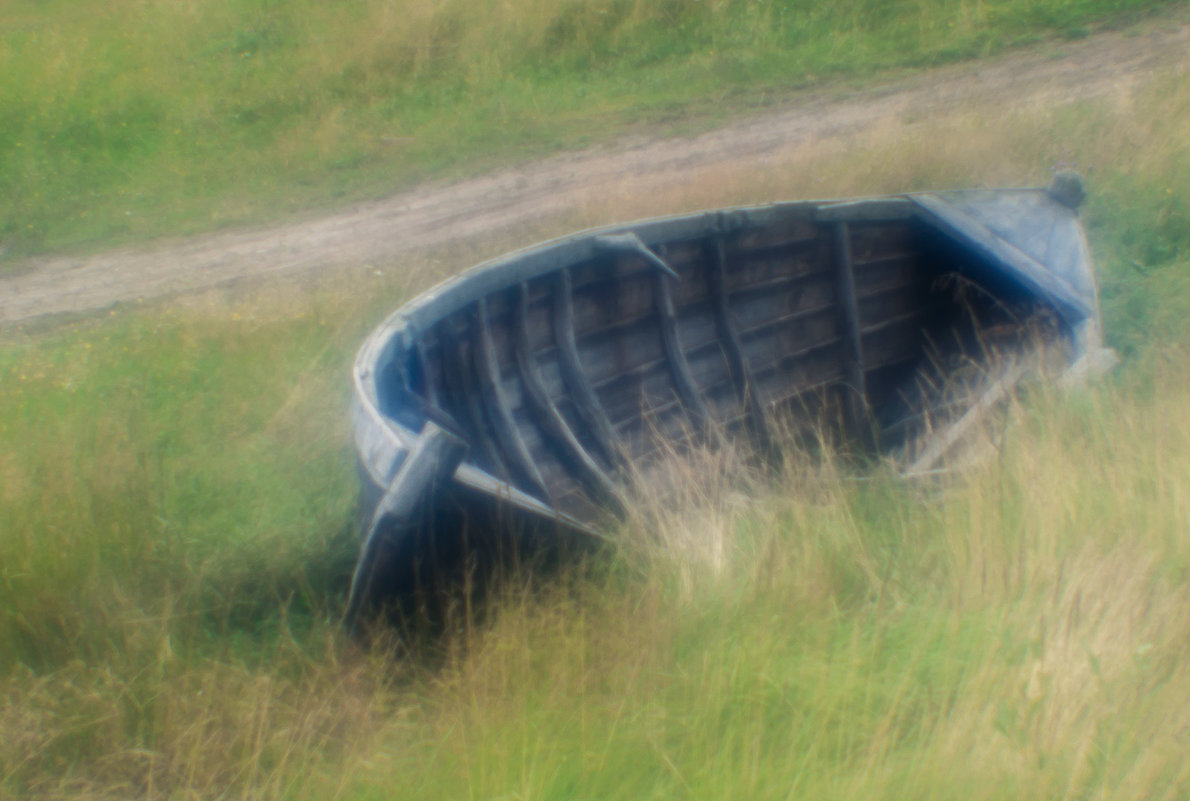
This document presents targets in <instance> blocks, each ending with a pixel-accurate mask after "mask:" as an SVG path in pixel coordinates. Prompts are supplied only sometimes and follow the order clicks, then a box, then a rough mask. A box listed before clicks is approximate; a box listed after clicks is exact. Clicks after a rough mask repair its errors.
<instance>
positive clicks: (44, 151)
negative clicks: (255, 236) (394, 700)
mask: <svg viewBox="0 0 1190 801" xmlns="http://www.w3.org/2000/svg"><path fill="white" fill-rule="evenodd" d="M1174 5H1176V3H1175V2H1172V0H898V1H897V2H886V0H846V1H845V2H838V3H833V4H828V5H822V4H812V3H807V2H804V1H802V0H795V1H794V2H784V1H782V0H724V1H723V2H710V1H709V0H706V1H704V0H664V2H646V0H582V1H581V2H580V1H579V0H564V1H563V2H558V1H557V0H511V1H510V2H498V3H497V2H480V3H476V2H472V0H447V1H446V2H434V3H431V2H427V1H426V0H363V1H362V2H353V3H346V4H344V3H331V4H327V3H318V2H314V1H313V0H289V1H288V2H275V1H273V0H201V2H186V3H148V2H141V1H140V0H113V2H108V3H86V4H83V5H82V6H80V4H78V3H64V2H43V1H42V0H10V2H6V3H4V4H3V7H2V8H0V269H3V266H2V265H3V260H4V259H5V258H7V259H9V260H11V259H12V258H15V257H20V256H22V255H27V254H30V253H37V252H43V251H46V250H62V249H76V250H77V249H83V250H87V249H95V248H98V247H101V246H106V245H110V244H114V243H117V242H125V241H136V240H142V239H144V238H146V237H151V236H157V235H162V234H178V233H188V232H193V231H199V230H207V229H210V228H215V227H219V226H224V225H229V224H233V223H242V222H248V221H257V220H261V219H267V218H269V217H275V216H277V215H283V214H285V213H287V212H294V211H296V210H302V211H308V210H309V209H310V208H311V207H313V206H325V205H332V204H338V203H342V202H345V201H347V200H352V199H360V198H366V197H373V196H377V195H379V194H383V193H387V192H391V191H393V190H394V189H395V188H396V187H398V186H401V185H406V184H409V183H410V182H412V181H415V180H417V179H420V178H424V177H426V176H428V175H454V174H459V173H460V172H465V171H473V170H476V169H479V168H481V167H483V166H485V165H489V164H492V163H495V162H496V161H497V160H502V161H508V160H515V159H518V158H527V157H530V156H534V155H538V154H541V153H543V152H546V151H549V150H552V149H556V148H558V147H560V146H576V145H580V144H583V143H586V142H589V141H594V140H600V139H603V138H606V137H608V136H610V135H612V134H615V133H617V132H623V131H624V130H626V129H627V128H629V127H632V126H636V127H639V126H650V129H651V130H667V129H670V128H673V127H676V126H680V125H681V126H691V125H693V126H706V125H709V124H712V123H713V121H714V120H715V119H717V118H718V119H721V118H723V117H724V116H726V115H729V114H732V113H734V112H737V111H741V110H749V109H753V110H754V109H755V108H756V107H757V106H758V105H762V104H764V103H767V102H771V101H772V100H774V99H780V98H781V97H783V96H786V95H788V94H789V93H790V92H791V91H793V90H795V89H797V88H801V87H805V86H812V85H820V84H822V83H824V82H828V81H838V80H863V79H865V78H866V77H869V76H872V75H874V74H876V73H878V72H881V71H886V70H889V69H900V70H903V69H912V68H916V67H921V66H928V65H932V64H939V63H943V62H949V61H955V60H959V59H965V58H973V57H979V56H983V55H988V54H991V53H995V52H997V51H1000V50H1003V49H1005V48H1009V47H1012V46H1015V45H1020V44H1023V43H1029V42H1036V41H1038V40H1039V39H1043V38H1046V37H1057V38H1063V37H1065V38H1077V37H1081V36H1085V35H1087V34H1088V33H1089V32H1091V31H1093V30H1096V29H1098V28H1102V27H1104V26H1113V25H1121V24H1125V23H1127V22H1130V21H1134V20H1135V19H1137V18H1138V17H1140V16H1143V15H1145V14H1147V13H1150V12H1152V11H1154V10H1157V9H1160V8H1163V7H1170V6H1174Z"/></svg>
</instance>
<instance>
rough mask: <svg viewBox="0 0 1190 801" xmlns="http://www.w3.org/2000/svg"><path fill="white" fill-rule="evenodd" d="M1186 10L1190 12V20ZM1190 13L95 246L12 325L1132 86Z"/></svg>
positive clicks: (58, 263)
mask: <svg viewBox="0 0 1190 801" xmlns="http://www.w3.org/2000/svg"><path fill="white" fill-rule="evenodd" d="M1185 19H1186V15H1184V14H1182V15H1179V20H1185ZM1188 53H1190V24H1187V23H1185V22H1184V21H1183V22H1171V21H1169V20H1166V21H1165V22H1164V23H1162V24H1160V25H1149V26H1145V27H1144V28H1142V29H1138V30H1130V31H1124V32H1112V33H1104V34H1098V35H1096V36H1094V37H1091V38H1088V39H1085V40H1082V41H1078V42H1064V43H1062V44H1061V46H1060V47H1058V46H1057V45H1053V44H1051V45H1047V46H1044V47H1041V48H1038V49H1034V50H1029V51H1017V52H1014V53H1012V54H1009V55H1008V56H1005V57H1002V58H997V59H993V60H987V61H980V62H977V63H972V64H964V65H959V66H955V67H948V68H944V69H938V70H934V71H930V72H926V73H922V74H919V75H916V76H914V77H912V78H909V79H905V80H901V81H898V82H895V83H889V84H883V85H879V86H875V87H872V88H869V89H865V90H863V91H859V92H855V93H852V94H850V95H849V96H847V97H844V98H839V97H838V96H837V95H832V94H830V93H827V92H822V93H811V94H807V95H804V96H801V97H799V98H797V99H796V100H791V101H790V103H789V105H788V106H787V107H786V108H784V109H783V110H780V111H777V112H772V113H767V114H764V115H763V116H757V117H753V118H749V119H744V120H740V121H737V122H735V123H733V124H731V125H729V126H727V127H724V128H721V129H719V130H715V131H712V132H709V133H704V134H701V135H698V136H694V137H690V138H684V139H668V140H661V139H654V140H648V139H639V140H624V141H620V142H618V143H615V144H613V145H609V146H603V147H598V148H593V149H591V150H586V151H582V152H578V153H571V154H565V155H559V156H555V157H552V158H548V159H545V160H542V161H539V162H536V163H534V164H531V165H527V166H519V167H516V168H510V169H505V170H501V171H498V172H494V173H491V174H488V175H484V176H481V177H478V178H474V179H470V180H466V181H461V182H458V183H453V184H437V185H427V186H422V187H418V188H414V189H411V190H409V191H406V192H402V193H401V194H398V195H394V196H392V197H390V198H388V199H385V200H382V201H379V202H375V203H369V204H366V205H358V206H355V207H353V208H349V209H345V210H341V211H337V212H334V213H329V214H324V215H322V216H319V217H315V218H312V219H306V220H300V221H294V222H288V223H285V224H281V225H276V226H272V227H265V228H259V229H252V230H239V231H230V232H222V233H216V234H207V235H202V236H196V237H193V238H189V239H185V240H180V241H173V242H162V243H156V244H152V245H148V246H144V247H140V248H135V249H122V250H117V251H111V252H107V253H100V254H97V255H93V256H85V257H44V258H39V259H35V260H30V261H27V262H25V263H21V264H17V265H15V266H16V268H17V270H18V274H16V275H14V276H11V277H7V278H3V279H0V325H4V324H13V323H18V322H22V321H28V320H32V319H34V318H37V317H42V316H45V315H53V314H61V313H65V312H80V311H87V310H91V309H99V308H103V307H106V306H109V305H111V304H113V303H119V302H122V301H129V300H135V299H136V298H151V297H159V296H162V295H170V294H178V293H185V292H191V291H196V290H200V289H209V288H211V287H215V286H218V285H221V284H225V283H227V282H231V281H242V280H251V281H261V280H268V279H276V278H279V277H285V278H286V280H290V279H292V278H293V277H296V276H299V275H309V274H311V273H325V272H326V271H330V270H334V269H337V268H344V267H351V266H359V265H365V264H384V263H385V262H386V261H389V260H391V259H392V258H393V257H395V256H398V255H401V254H403V253H408V252H410V251H414V250H417V249H421V248H426V247H432V246H435V245H439V244H443V243H446V242H450V241H457V240H461V239H466V238H470V237H476V236H482V235H484V234H489V233H492V232H494V231H497V230H500V229H502V228H505V227H509V226H515V225H517V224H523V223H528V222H532V221H535V220H539V219H542V218H544V217H549V216H551V215H556V214H558V213H559V212H564V211H565V210H567V209H572V208H575V207H576V206H577V204H579V203H581V202H582V201H583V200H584V199H585V198H590V197H591V196H592V194H593V193H597V192H598V191H599V189H600V187H608V186H616V187H617V188H620V189H622V188H623V186H624V184H625V181H626V180H630V181H631V182H632V183H633V184H634V185H636V184H639V186H640V188H641V190H642V191H646V190H647V189H648V188H649V187H650V186H654V185H656V184H657V182H658V181H660V180H663V179H664V178H665V177H667V176H669V177H672V176H673V174H674V173H675V172H678V171H684V170H689V169H690V168H692V167H700V168H703V167H712V166H716V165H720V164H724V163H727V162H739V161H741V160H744V161H749V160H750V161H753V162H755V161H757V160H760V159H763V158H764V157H765V156H766V155H770V154H772V153H774V152H776V151H778V150H779V149H782V148H787V147H789V145H790V144H791V143H796V142H797V141H799V140H809V139H811V138H817V139H821V138H824V137H830V136H832V135H839V134H844V133H852V132H856V131H862V130H863V129H864V128H865V126H870V125H873V124H875V123H877V122H879V121H881V120H885V119H888V118H889V117H890V116H898V115H899V116H901V117H902V118H905V117H909V116H920V115H923V114H926V113H928V112H930V111H938V110H943V109H947V108H952V107H958V106H961V105H963V104H965V103H970V102H976V103H978V102H989V101H996V100H997V99H1000V100H1003V101H1004V102H1005V103H1006V104H1011V105H1016V104H1021V103H1036V102H1046V101H1050V100H1052V101H1054V102H1065V101H1068V100H1071V99H1077V98H1088V97H1097V96H1105V95H1111V94H1116V93H1120V92H1127V91H1129V90H1130V89H1131V88H1132V87H1133V86H1134V85H1135V84H1136V83H1137V82H1138V81H1141V80H1143V79H1144V78H1145V77H1146V76H1148V75H1150V74H1152V73H1153V72H1154V71H1158V70H1165V69H1169V68H1175V69H1179V68H1180V69H1184V68H1185V66H1186V64H1187V62H1188V61H1190V56H1188V55H1187V54H1188Z"/></svg>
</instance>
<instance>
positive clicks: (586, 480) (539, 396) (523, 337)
mask: <svg viewBox="0 0 1190 801" xmlns="http://www.w3.org/2000/svg"><path fill="white" fill-rule="evenodd" d="M518 295H519V299H520V303H519V305H518V314H517V332H516V333H517V337H516V360H517V369H518V371H519V374H520V377H521V382H522V383H523V384H524V388H525V395H526V397H527V398H528V399H529V401H530V403H531V404H532V406H533V410H534V412H535V413H536V415H537V417H538V420H539V422H540V423H541V426H542V428H543V429H544V430H545V431H546V433H547V434H549V435H550V436H551V437H552V438H553V440H554V442H555V443H556V444H557V445H558V446H559V448H560V449H561V450H562V451H563V453H565V455H566V457H567V460H568V461H569V462H570V463H571V464H572V465H573V467H574V469H575V472H576V473H577V474H578V478H579V480H580V482H581V483H582V484H584V485H585V486H586V487H587V488H588V490H590V491H591V492H592V493H593V494H594V495H596V496H598V497H599V498H600V499H601V500H605V501H612V502H614V501H615V499H617V497H618V489H617V487H616V483H615V482H614V481H613V480H612V478H611V477H610V476H609V475H608V474H607V473H606V472H604V470H603V468H602V467H601V466H600V465H599V463H598V462H597V461H595V458H594V457H593V456H592V455H591V454H590V453H589V452H588V451H587V449H586V448H584V447H583V445H582V443H581V442H579V441H578V438H577V437H576V436H575V435H574V432H573V431H572V430H571V429H570V426H569V425H568V424H567V422H566V418H564V417H563V416H562V413H561V412H560V411H559V410H558V406H557V404H555V403H554V401H553V399H552V398H551V397H550V394H549V392H548V391H547V390H546V388H545V384H544V382H543V381H542V379H541V371H540V370H539V369H538V366H537V359H536V357H535V356H534V355H533V348H532V343H531V342H530V340H529V319H528V317H529V287H528V284H526V283H524V282H521V284H520V290H519V293H518Z"/></svg>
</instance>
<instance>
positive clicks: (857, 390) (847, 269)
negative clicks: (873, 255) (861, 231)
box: [834, 222, 868, 432]
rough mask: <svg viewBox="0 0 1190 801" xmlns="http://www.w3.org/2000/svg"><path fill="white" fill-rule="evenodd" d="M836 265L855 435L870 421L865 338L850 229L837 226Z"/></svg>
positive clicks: (847, 224) (851, 414)
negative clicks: (852, 257)
mask: <svg viewBox="0 0 1190 801" xmlns="http://www.w3.org/2000/svg"><path fill="white" fill-rule="evenodd" d="M834 228H835V264H836V268H837V270H838V287H839V314H840V317H841V320H842V330H843V342H844V349H843V354H844V359H845V364H844V366H843V367H844V372H845V374H846V376H847V388H848V390H849V392H848V395H847V410H848V416H849V418H850V420H849V423H850V424H851V426H852V427H853V430H854V431H856V432H859V431H861V429H862V428H864V422H865V420H866V419H867V416H868V415H867V404H868V390H867V386H866V382H865V378H864V350H863V338H862V335H861V333H860V321H859V303H858V301H857V300H856V296H855V268H854V266H853V264H852V260H851V226H850V224H849V223H846V222H841V223H836V224H835V226H834Z"/></svg>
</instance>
